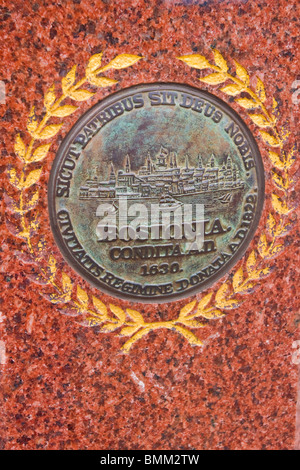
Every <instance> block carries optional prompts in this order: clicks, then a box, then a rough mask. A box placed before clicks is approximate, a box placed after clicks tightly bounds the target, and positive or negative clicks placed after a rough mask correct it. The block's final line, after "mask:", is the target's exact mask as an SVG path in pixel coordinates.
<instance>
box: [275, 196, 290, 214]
mask: <svg viewBox="0 0 300 470" xmlns="http://www.w3.org/2000/svg"><path fill="white" fill-rule="evenodd" d="M272 205H273V207H274V209H275V211H276V212H278V214H281V215H286V214H288V213H289V212H290V211H291V210H292V209H289V208H288V206H287V204H286V202H285V201H282V200H281V199H280V198H279V196H277V194H272Z"/></svg>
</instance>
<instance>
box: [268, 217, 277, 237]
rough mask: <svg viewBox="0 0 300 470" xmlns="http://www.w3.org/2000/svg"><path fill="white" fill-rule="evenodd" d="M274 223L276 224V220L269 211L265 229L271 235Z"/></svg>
mask: <svg viewBox="0 0 300 470" xmlns="http://www.w3.org/2000/svg"><path fill="white" fill-rule="evenodd" d="M275 225H276V220H275V219H274V217H273V215H272V214H271V212H270V213H269V214H268V218H267V230H268V232H269V234H270V235H272V236H273V230H274V228H275Z"/></svg>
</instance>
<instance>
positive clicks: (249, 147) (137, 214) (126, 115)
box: [49, 83, 264, 303]
mask: <svg viewBox="0 0 300 470" xmlns="http://www.w3.org/2000/svg"><path fill="white" fill-rule="evenodd" d="M263 199H264V172H263V164H262V160H261V156H260V153H259V150H258V147H257V145H256V143H255V141H254V138H253V136H252V134H251V133H250V131H249V129H248V128H247V126H246V125H245V123H244V122H243V121H242V119H241V118H240V117H239V116H238V115H237V113H236V112H234V111H233V110H232V109H231V108H230V107H229V106H228V105H227V104H225V103H224V102H222V101H221V100H220V99H218V98H216V97H215V96H213V95H211V94H209V93H207V92H204V91H202V90H199V89H196V88H193V87H190V86H187V85H181V84H177V83H153V84H146V85H139V86H135V87H132V88H128V89H125V90H122V91H121V92H118V93H115V94H112V95H110V96H109V97H108V98H106V99H104V100H103V101H101V102H99V103H98V104H96V105H95V106H94V107H93V108H91V109H90V110H89V111H88V112H87V113H86V114H85V115H84V116H82V117H81V118H80V119H79V120H78V122H77V123H76V124H75V126H74V127H73V128H72V130H71V131H70V132H69V134H68V135H67V136H66V138H65V139H64V141H63V143H62V145H61V147H60V148H59V151H58V154H57V156H56V158H55V161H54V164H53V168H52V171H51V176H50V181H49V213H50V221H51V227H52V230H53V233H54V237H55V240H56V242H57V244H58V246H59V248H60V250H61V252H62V254H63V256H64V257H65V259H66V260H67V262H68V263H69V264H70V265H71V266H72V267H73V268H74V269H75V270H76V271H77V272H78V273H79V274H80V275H81V276H82V277H83V278H85V279H86V280H87V281H89V282H90V283H91V284H93V285H94V286H95V287H97V288H99V289H101V290H103V291H104V292H107V293H109V294H111V295H114V296H117V297H121V298H124V299H130V300H135V301H141V302H148V303H149V302H165V301H169V300H174V299H178V298H181V297H187V296H190V295H191V294H194V293H196V292H198V291H201V290H203V289H205V288H207V287H208V286H210V285H211V284H212V283H213V282H214V281H216V280H217V279H218V278H220V277H221V276H223V275H224V274H225V273H226V272H227V271H228V270H229V269H230V268H231V267H232V266H233V265H234V264H235V263H236V262H237V260H238V259H239V258H241V256H242V255H243V254H244V252H245V250H246V248H247V246H248V245H249V243H250V241H251V239H252V237H253V234H254V231H255V229H256V227H257V225H258V221H259V217H260V214H261V210H262V206H263Z"/></svg>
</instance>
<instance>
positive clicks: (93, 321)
mask: <svg viewBox="0 0 300 470" xmlns="http://www.w3.org/2000/svg"><path fill="white" fill-rule="evenodd" d="M102 322H103V320H101V318H99V317H93V316H90V317H87V318H86V319H85V320H84V321H82V322H78V324H79V325H82V326H97V325H100V324H101V323H102Z"/></svg>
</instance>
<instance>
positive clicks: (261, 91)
mask: <svg viewBox="0 0 300 470" xmlns="http://www.w3.org/2000/svg"><path fill="white" fill-rule="evenodd" d="M256 94H257V96H258V97H259V99H260V101H261V102H262V103H264V102H265V101H266V90H265V86H264V84H263V82H262V80H261V79H260V78H259V77H257V81H256Z"/></svg>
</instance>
